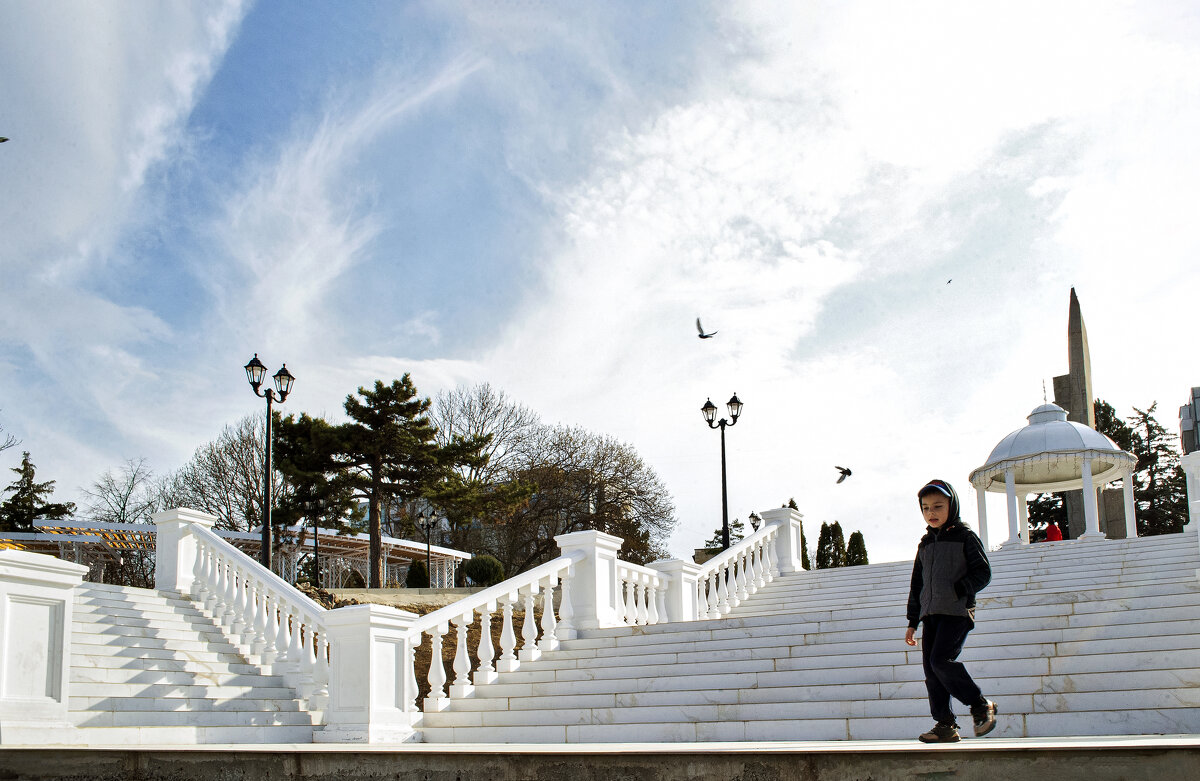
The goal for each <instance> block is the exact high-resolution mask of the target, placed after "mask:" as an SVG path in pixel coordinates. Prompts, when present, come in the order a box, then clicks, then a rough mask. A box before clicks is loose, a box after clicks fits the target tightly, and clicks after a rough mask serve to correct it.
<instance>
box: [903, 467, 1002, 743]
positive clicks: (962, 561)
mask: <svg viewBox="0 0 1200 781" xmlns="http://www.w3.org/2000/svg"><path fill="white" fill-rule="evenodd" d="M917 499H918V501H919V502H920V504H921V513H922V514H923V515H924V516H925V523H926V524H928V527H929V528H928V531H927V532H926V533H925V536H924V537H922V538H921V542H920V543H919V544H918V545H917V557H916V561H915V562H913V574H912V583H911V585H910V587H909V593H908V611H907V612H908V631H906V632H905V633H904V642H905V643H907V644H908V645H910V646H915V645H916V644H917V641H916V639H915V637H914V635H915V633H916V630H917V626H918V624H921V623H924V624H925V627H924V630H923V631H922V633H921V663H922V666H923V667H924V668H925V688H926V690H928V692H929V710H930V713H932V715H933V718H934V719H935V720H936V721H937V723H936V724H935V725H934V726H933V729H931V730H929V731H928V732H924V733H922V734H921V735H920V736H919V740H920V741H921V742H922V743H956V742H958V739H959V737H958V723H957V722H956V721H955V718H954V711H953V709H952V708H951V707H950V698H951V696H953V697H954V698H955V699H957V700H959V701H960V702H962V703H963V704H964V705H967V706H969V707H970V708H971V717H972V720H973V721H974V723H975V736H976V737H982V736H983V735H986V734H988V733H989V732H991V731H992V730H993V729H995V728H996V703H994V702H992V701H991V700H988V699H987V698H986V697H984V696H983V692H982V691H981V690H980V689H979V685H978V684H976V683H975V681H974V679H972V678H971V674H970V673H968V672H967V668H966V666H965V665H963V663H962V662H960V661H958V655H959V654H960V653H962V648H963V644H964V643H965V642H966V639H967V634H968V633H969V632H970V631H971V630H972V629H974V628H975V595H976V594H977V593H979V592H980V591H982V590H983V589H984V588H985V587H986V586H987V584H988V583H990V582H991V580H992V568H991V566H990V565H989V564H988V559H987V552H986V551H984V549H983V543H982V542H980V540H979V537H977V536H976V535H975V532H973V531H971V530H970V529H968V528H967V526H966V524H964V523H963V522H962V518H961V517H960V516H959V509H958V494H957V493H955V491H954V488H953V487H951V485H950V484H949V483H947V482H946V481H944V480H931V481H929V482H928V483H926V484H925V486H924V487H922V488H921V490H920V491H918V492H917Z"/></svg>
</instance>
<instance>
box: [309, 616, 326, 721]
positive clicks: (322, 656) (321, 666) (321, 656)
mask: <svg viewBox="0 0 1200 781" xmlns="http://www.w3.org/2000/svg"><path fill="white" fill-rule="evenodd" d="M313 650H314V651H315V652H316V659H315V660H314V662H313V690H312V694H310V695H309V696H308V707H310V708H312V709H313V710H324V709H325V706H326V704H328V702H329V640H328V638H326V637H325V636H324V635H323V634H318V635H314V636H313Z"/></svg>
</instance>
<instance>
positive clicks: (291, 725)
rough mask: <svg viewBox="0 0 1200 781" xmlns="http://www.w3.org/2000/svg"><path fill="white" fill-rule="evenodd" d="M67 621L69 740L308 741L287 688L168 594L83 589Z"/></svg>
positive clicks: (304, 715) (309, 725)
mask: <svg viewBox="0 0 1200 781" xmlns="http://www.w3.org/2000/svg"><path fill="white" fill-rule="evenodd" d="M73 624H74V625H73V627H72V654H71V659H70V680H71V684H70V686H71V688H70V693H71V696H70V717H71V720H72V722H73V723H74V724H75V726H77V727H78V728H79V729H78V730H77V732H76V734H75V735H74V736H73V737H72V742H76V743H81V744H90V745H100V744H156V745H162V744H171V743H180V744H192V743H309V742H311V741H312V733H313V716H312V714H310V713H308V712H306V711H305V710H304V709H303V705H302V703H301V702H300V701H299V700H297V699H296V694H295V692H294V691H293V690H292V689H289V688H287V686H286V685H285V684H284V682H283V680H282V678H280V677H278V676H274V675H267V674H264V672H263V670H262V669H261V668H259V667H258V666H256V665H253V664H250V663H249V662H248V660H247V658H246V657H245V656H244V655H243V654H242V653H241V652H240V651H239V650H238V648H236V647H235V646H234V645H233V644H231V643H230V641H229V638H228V637H227V635H226V634H225V632H224V631H222V629H221V628H220V627H219V626H218V625H217V624H216V623H214V621H213V620H212V619H211V618H210V617H208V616H206V615H205V614H204V613H203V612H201V611H200V610H199V609H198V608H197V606H196V604H195V603H194V602H193V601H192V600H190V599H187V598H186V597H183V596H182V595H180V594H178V593H175V592H169V591H154V590H150V589H138V588H126V587H121V586H108V585H102V584H96V583H83V584H82V585H80V586H79V587H78V588H77V589H76V595H75V606H74V621H73Z"/></svg>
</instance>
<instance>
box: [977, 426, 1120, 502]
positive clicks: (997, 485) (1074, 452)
mask: <svg viewBox="0 0 1200 781" xmlns="http://www.w3.org/2000/svg"><path fill="white" fill-rule="evenodd" d="M1028 420H1029V423H1028V425H1026V426H1023V427H1021V428H1019V429H1017V430H1016V431H1013V432H1012V433H1010V434H1009V435H1008V436H1006V437H1004V439H1001V440H1000V442H999V443H998V444H997V445H996V446H995V447H994V448H992V452H991V454H990V455H989V456H988V459H987V462H986V463H985V464H984V465H983V466H981V467H979V468H978V469H976V470H975V471H974V472H972V473H971V483H972V484H973V485H975V487H976V488H983V489H984V490H988V491H1003V490H1004V485H1005V483H1004V480H1005V472H1006V470H1008V469H1010V468H1011V469H1012V470H1013V477H1014V482H1015V484H1016V485H1017V486H1019V487H1020V488H1021V489H1023V490H1024V491H1026V492H1030V493H1031V492H1033V491H1064V490H1071V489H1073V488H1079V487H1080V485H1082V482H1083V462H1084V460H1090V461H1091V462H1092V476H1093V480H1094V481H1095V482H1096V484H1097V485H1103V484H1104V483H1106V482H1108V481H1110V480H1116V479H1117V478H1119V477H1124V476H1125V475H1127V474H1130V473H1131V472H1132V471H1133V466H1134V465H1135V464H1136V463H1137V458H1136V457H1135V456H1134V455H1133V454H1131V453H1126V452H1125V451H1124V450H1121V449H1120V448H1119V447H1117V445H1116V443H1114V442H1113V441H1112V440H1111V439H1109V438H1108V437H1106V436H1104V435H1103V434H1101V433H1100V432H1099V431H1097V430H1096V429H1094V428H1091V427H1090V426H1085V425H1083V424H1082V423H1076V422H1075V421H1072V420H1067V411H1066V410H1064V409H1063V408H1062V407H1060V406H1058V405H1057V404H1043V405H1041V406H1040V407H1037V408H1036V409H1034V410H1033V412H1031V413H1029V416H1028Z"/></svg>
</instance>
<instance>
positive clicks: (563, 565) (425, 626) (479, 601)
mask: <svg viewBox="0 0 1200 781" xmlns="http://www.w3.org/2000/svg"><path fill="white" fill-rule="evenodd" d="M582 559H583V554H575V555H572V556H559V557H558V558H556V559H552V560H551V561H548V562H546V563H545V564H540V565H538V566H536V567H534V568H533V569H531V570H526V571H525V572H522V573H520V574H517V575H514V576H513V577H511V578H509V579H508V580H505V581H502V582H500V583H497V584H496V585H494V586H488V587H487V588H485V589H484V590H483V591H479V592H476V593H474V594H468V595H467V596H465V597H463V598H462V599H460V600H458V601H457V602H452V603H450V604H449V605H446V606H445V607H441V608H438V609H437V610H434V611H433V612H432V613H426V614H425V615H423V616H421V617H420V618H418V619H417V620H416V621H414V622H413V623H412V627H411V629H410V630H409V636H410V637H413V638H419V637H420V635H421V634H422V633H426V632H428V631H430V630H431V629H433V628H434V627H437V626H439V625H441V624H445V623H447V622H448V621H452V620H454V619H456V618H459V617H460V616H464V615H466V614H467V613H469V612H474V611H476V610H478V609H479V608H481V607H485V606H486V605H487V604H488V603H490V602H493V601H495V600H498V599H500V598H502V597H506V596H508V595H509V594H513V593H516V592H518V591H520V590H521V589H523V588H528V587H529V586H530V585H531V584H534V583H537V582H539V581H541V580H542V579H544V578H545V577H546V576H548V575H554V574H557V573H559V572H562V571H563V570H566V569H568V568H569V567H570V566H571V565H572V564H575V563H576V562H578V561H580V560H582Z"/></svg>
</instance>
